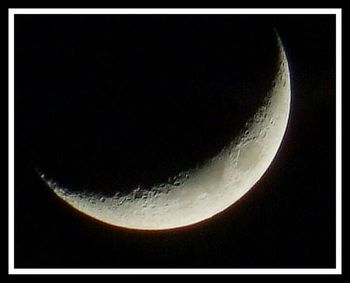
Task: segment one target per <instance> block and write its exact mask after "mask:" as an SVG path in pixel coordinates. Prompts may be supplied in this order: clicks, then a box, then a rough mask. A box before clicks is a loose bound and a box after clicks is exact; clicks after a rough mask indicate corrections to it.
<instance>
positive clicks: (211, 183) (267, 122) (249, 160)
mask: <svg viewBox="0 0 350 283" xmlns="http://www.w3.org/2000/svg"><path fill="white" fill-rule="evenodd" d="M276 37H277V45H278V52H277V56H278V67H277V71H276V73H275V77H274V80H273V81H272V82H271V87H270V90H269V91H268V92H267V94H266V97H265V100H264V103H263V104H262V105H261V106H260V108H259V109H258V111H257V112H256V113H255V114H254V116H253V117H251V119H250V120H249V121H247V123H246V125H245V127H244V129H243V130H242V132H241V134H240V135H239V136H237V137H236V138H235V139H234V140H232V141H231V142H230V144H229V145H227V146H226V147H225V148H223V149H222V150H221V151H220V153H219V154H218V155H217V156H215V157H214V158H212V159H211V160H210V161H208V162H207V163H206V164H205V165H204V166H202V167H200V168H195V169H193V170H189V171H187V172H182V173H180V174H179V175H177V176H174V177H173V178H171V180H169V181H170V183H166V184H162V185H159V186H155V187H153V188H152V189H151V190H144V189H143V188H141V187H137V188H135V189H134V190H132V191H131V193H129V194H128V195H120V194H118V193H116V194H115V195H114V196H111V197H105V196H102V195H97V194H88V193H83V192H80V193H77V192H73V190H70V189H69V188H67V187H62V186H61V185H60V184H58V183H57V182H55V181H54V180H52V179H50V178H48V177H47V176H46V175H45V174H44V173H41V172H39V173H40V176H41V178H42V180H44V181H45V183H46V184H47V185H48V186H49V187H50V188H51V189H52V190H53V191H54V192H55V193H56V194H57V196H59V197H60V198H62V199H63V200H64V201H65V202H67V203H68V204H70V205H71V206H72V207H74V208H75V209H77V210H79V211H81V212H83V213H85V214H87V215H89V216H91V217H93V218H96V219H98V220H99V221H102V222H105V223H108V224H111V225H114V226H119V227H124V228H129V229H139V230H163V229H172V228H178V227H183V226H188V225H191V224H194V223H197V222H201V221H203V220H206V219H208V218H211V217H213V216H214V215H216V214H218V213H219V212H222V211H223V210H225V209H227V208H228V207H230V206H231V205H232V204H234V203H235V202H237V201H238V200H239V199H240V198H241V197H242V196H243V195H244V194H246V193H247V192H248V191H249V190H250V189H251V188H252V187H253V186H254V184H256V183H257V181H258V180H259V179H260V178H261V177H262V176H263V174H264V173H265V172H266V170H267V169H268V167H269V166H270V164H271V162H272V160H273V159H274V157H275V156H276V154H277V151H278V149H279V147H280V144H281V142H282V139H283V136H284V133H285V131H286V127H287V123H288V118H289V112H290V101H291V88H290V74H289V67H288V61H287V57H286V54H285V51H284V48H283V45H282V42H281V40H280V38H279V36H278V35H277V34H276Z"/></svg>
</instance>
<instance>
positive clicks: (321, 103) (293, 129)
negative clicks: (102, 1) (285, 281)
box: [15, 15, 335, 268]
mask: <svg viewBox="0 0 350 283" xmlns="http://www.w3.org/2000/svg"><path fill="white" fill-rule="evenodd" d="M140 17H141V18H140ZM160 17H163V19H162V20H159V19H160ZM168 17H169V16H131V17H130V16H124V17H123V19H119V18H118V17H117V16H116V17H111V18H110V19H106V18H105V17H102V18H101V17H99V16H88V17H87V16H85V17H79V16H69V17H64V16H35V15H33V16H24V15H23V16H22V15H21V16H18V15H17V16H16V18H15V25H16V28H15V46H16V47H15V68H16V69H15V80H16V83H15V99H16V101H15V103H16V104H15V109H16V110H15V115H16V116H15V119H16V121H15V123H16V124H15V125H16V126H15V127H16V133H15V134H16V147H15V154H16V157H15V266H16V267H130V268H135V267H173V268H176V267H185V268H186V267H199V268H200V267H203V268H204V267H205V268H210V267H223V268H224V267H225V268H226V267H227V268H229V267H230V268H233V267H237V268H238V267H241V268H242V267H247V268H253V267H254V268H258V267H269V268H274V267H281V268H304V267H309V268H311V267H334V266H335V17H334V16H327V15H324V16H319V15H305V16H300V15H293V16H286V15H280V16H268V15H265V16H244V17H239V18H238V17H237V16H200V17H201V19H200V20H199V19H198V16H189V17H186V19H184V18H183V19H181V16H170V17H172V19H171V20H170V19H169V18H168ZM237 18H238V19H237ZM160 23H161V24H160ZM118 24H119V27H118V29H117V30H118V31H119V33H115V26H116V25H118ZM189 27H190V28H189ZM269 27H275V28H276V29H277V31H278V33H279V35H280V37H281V39H282V41H283V43H284V47H285V50H286V53H287V56H288V60H289V65H290V71H291V83H292V109H291V117H290V121H289V125H288V128H287V132H286V136H285V139H284V140H283V143H282V146H281V149H280V151H279V153H278V154H277V157H276V159H275V160H274V162H273V164H272V165H271V167H270V168H269V170H268V171H267V173H266V174H265V175H264V177H263V178H262V179H261V180H260V181H259V182H258V183H257V184H256V185H255V186H254V188H253V189H252V190H251V191H250V192H249V193H247V195H246V196H245V197H244V198H242V199H241V200H240V201H239V202H238V203H236V204H235V205H233V206H232V207H231V208H229V209H228V210H227V211H225V212H223V213H221V215H219V216H216V217H214V218H213V219H211V220H208V221H205V222H204V223H200V224H197V225H195V226H193V227H191V228H183V229H179V230H173V231H166V232H139V231H130V230H125V229H115V228H111V227H109V226H107V225H104V224H102V223H99V222H97V221H94V220H92V219H90V218H87V217H84V216H82V215H81V214H80V213H77V212H75V211H74V210H73V209H71V208H69V207H68V206H67V205H66V204H64V203H63V202H62V201H61V200H59V199H58V198H57V197H55V196H54V195H53V193H52V192H51V191H50V190H49V189H48V188H47V187H46V186H45V185H44V184H43V183H42V182H41V181H40V180H39V178H38V176H37V174H36V172H35V168H34V167H35V165H34V164H38V163H40V162H42V166H47V167H48V168H50V170H51V171H50V172H51V173H52V174H53V175H55V174H56V175H59V172H61V171H62V170H63V171H64V172H66V173H67V172H68V173H69V172H78V173H77V174H71V175H69V174H67V175H65V177H62V178H63V179H62V182H71V183H74V184H81V182H82V181H81V180H82V178H81V176H86V175H87V174H89V176H91V178H90V179H89V178H86V179H84V180H85V181H84V182H85V183H84V184H88V185H89V186H91V187H92V189H94V188H95V187H96V184H97V183H98V182H97V183H94V182H95V181H94V180H96V178H94V176H101V174H102V173H101V172H104V173H105V175H103V174H102V175H103V177H101V178H102V179H103V181H104V182H106V183H108V182H110V183H109V184H110V185H111V186H113V184H114V183H113V182H115V180H113V179H111V178H110V176H114V175H113V174H114V172H107V171H108V170H107V169H106V168H110V167H111V165H115V166H120V168H119V167H118V169H119V170H121V172H123V171H122V170H123V168H127V171H128V172H129V177H119V179H118V180H117V181H118V182H124V183H125V184H133V182H134V178H132V177H133V176H138V179H140V180H142V181H143V182H145V183H147V182H151V183H152V182H154V181H158V180H159V178H161V177H159V176H168V175H169V174H172V173H173V172H176V170H177V169H178V168H180V167H181V166H182V167H186V166H188V167H191V166H192V165H193V162H194V160H204V159H205V157H207V156H210V155H211V154H215V152H216V150H217V148H219V147H220V146H221V145H222V144H221V143H222V142H224V141H225V140H226V139H227V138H228V137H226V136H225V133H226V131H225V130H226V129H227V127H228V126H231V124H230V123H231V122H232V120H234V119H236V120H235V121H236V122H237V119H238V120H239V117H240V116H234V114H235V111H233V113H234V114H232V115H233V116H230V115H228V116H225V115H221V116H220V115H218V113H221V112H224V113H226V111H227V110H228V109H227V107H228V106H231V105H233V104H234V103H237V101H230V103H231V104H230V103H227V104H225V103H223V102H222V101H225V100H224V99H223V100H220V99H221V98H225V97H226V96H225V95H226V94H227V89H232V88H230V87H231V84H230V83H231V82H230V78H232V77H234V80H235V82H237V84H236V86H237V87H236V89H235V91H237V90H242V89H243V90H244V91H245V95H246V96H245V97H248V98H246V99H247V101H243V100H244V98H242V97H243V96H241V97H240V99H239V101H240V102H241V103H242V105H248V104H251V102H252V101H253V102H254V101H255V100H254V99H252V98H251V97H250V98H249V96H250V95H252V94H251V92H250V88H251V86H252V85H253V86H260V85H261V82H260V83H259V84H258V83H257V81H256V80H259V78H260V74H263V78H265V79H266V77H268V76H269V74H268V70H267V69H264V68H266V66H271V64H270V65H268V64H267V62H269V61H270V59H271V58H270V57H269V56H270V55H271V54H272V53H269V52H270V50H272V49H271V48H272V47H271V46H270V45H269V42H270V40H269V39H271V38H269V37H268V36H269V33H266V32H265V33H261V34H259V33H257V32H256V31H257V30H260V29H261V30H262V31H264V30H266V29H267V28H269ZM232 31H234V33H233V32H232ZM130 34H133V35H138V36H137V37H130ZM150 34H151V35H152V36H153V38H152V37H151V38H150V36H149V35H150ZM175 39H178V40H175ZM181 40H182V41H181ZM249 40H251V41H249ZM181 42H186V43H187V44H185V45H183V44H180V43H181ZM250 42H253V43H256V44H258V45H249V44H248V43H250ZM155 43H157V44H156V45H155ZM232 43H234V44H235V45H236V46H237V47H236V49H235V51H236V52H237V53H235V54H234V55H232V54H231V53H230V48H227V46H229V45H230V44H232ZM159 44H164V46H160V45H159ZM172 44H173V45H172ZM120 45H122V46H120ZM131 47H132V48H131ZM248 47H249V48H250V49H249V48H248ZM113 48H117V49H118V51H119V52H118V54H117V55H115V54H113V55H111V54H112V53H111V52H112V51H113ZM164 50H165V51H164ZM169 50H171V51H169ZM179 50H180V51H179ZM219 51H220V52H219ZM169 52H170V54H173V55H174V54H176V56H175V57H174V56H173V57H167V54H168V53H169ZM198 52H199V55H198ZM200 52H202V53H204V54H202V53H200ZM210 52H212V53H210ZM215 52H217V53H219V54H220V55H215V54H217V53H215ZM240 52H242V54H243V55H247V54H250V55H251V56H252V57H249V56H250V55H249V56H246V57H242V56H241V53H240ZM249 52H251V53H249ZM163 53H164V54H163ZM130 54H131V55H130ZM205 54H209V55H208V56H209V57H210V56H212V57H210V58H209V59H208V61H205V63H203V61H201V58H203V57H201V56H204V55H205ZM210 54H214V55H210ZM259 54H265V56H263V57H261V56H259ZM269 54H270V55H269ZM216 56H218V57H216ZM254 56H255V57H254ZM260 57H261V58H260ZM111 58H112V59H111ZM130 58H133V61H132V63H133V64H136V65H135V66H132V64H130V63H129V62H130V61H128V60H129V59H130ZM169 58H171V59H169ZM196 58H198V59H197V61H196ZM225 58H226V59H227V58H229V59H230V60H236V61H235V62H236V64H237V66H240V69H239V70H240V72H237V68H236V69H233V70H231V69H230V64H228V63H225V60H222V59H225ZM238 58H240V59H238ZM256 58H260V60H261V61H259V62H255V61H254V60H253V59H256ZM169 60H172V61H170V62H169ZM140 62H142V64H138V63H140ZM188 62H194V63H191V64H189V63H188ZM228 62H229V61H228ZM118 64H120V66H122V67H120V68H119V69H118V68H116V65H118ZM254 64H255V68H253V70H254V71H253V73H251V68H250V67H251V66H254ZM130 65H131V66H130ZM169 65H172V66H176V67H175V68H174V69H172V70H170V71H169V70H168V69H167V68H168V66H169ZM142 66H146V67H142ZM245 66H248V67H249V68H248V67H245ZM245 68H247V70H246V69H245ZM164 70H167V71H164ZM217 70H220V71H217ZM116 76H118V78H122V79H120V81H121V82H123V83H121V84H118V85H117V86H116V85H115V84H114V83H113V82H114V81H115V77H116ZM135 76H136V77H137V80H136V82H134V81H133V80H131V79H130V78H131V77H132V78H135ZM255 76H256V77H255ZM174 77H176V78H179V79H177V80H174V79H173V78H174ZM247 77H249V79H247ZM155 78H157V79H155ZM181 78H183V79H181ZM250 80H252V81H250ZM240 82H244V84H242V85H240ZM143 89H147V90H148V91H149V93H148V94H149V95H151V97H150V96H145V95H144V94H141V93H140V91H142V90H143ZM253 89H254V88H253ZM193 90H195V91H193ZM186 91H188V92H190V93H192V95H193V96H194V97H193V96H191V98H190V99H188V93H187V92H186ZM225 91H226V92H225ZM116 92H118V93H124V95H121V96H115V95H114V93H116ZM77 93H79V94H78V95H77ZM146 93H147V91H146ZM193 93H194V94H193ZM196 93H197V94H196ZM203 93H205V94H206V93H208V94H206V95H205V96H204V97H205V99H204V100H203V99H202V97H201V96H200V97H197V96H196V95H198V94H203ZM152 94H153V97H152ZM82 97H83V98H84V99H83V100H82V99H81V98H82ZM111 97H113V98H112V100H111ZM174 97H177V99H176V100H175V99H173V98H174ZM96 98H98V99H96ZM186 99H188V100H186ZM159 100H161V101H162V102H159ZM82 101H83V103H82ZM135 101H137V102H138V103H137V104H135V103H134V102H135ZM155 101H157V104H156V106H154V103H155ZM242 101H243V102H242ZM249 102H250V103H249ZM96 103H97V104H96ZM244 103H246V104H244ZM116 104H117V105H121V106H119V108H118V111H116V110H115V109H114V108H113V106H114V105H116ZM150 104H152V107H156V108H157V110H158V111H160V113H162V115H163V116H162V117H167V118H166V119H159V117H158V116H157V115H153V114H152V113H149V112H147V109H149V105H150ZM198 104H199V106H198ZM108 105H112V106H108ZM131 105H136V106H135V108H133V109H131V108H130V107H131ZM164 105H166V106H167V108H166V110H164V109H162V107H161V106H164ZM184 105H186V107H187V108H186V107H185V106H184ZM208 105H210V107H208ZM92 106H93V107H92ZM125 106H127V107H126V108H124V107H125ZM109 107H110V108H111V109H109ZM193 107H198V108H196V111H195V113H196V114H198V115H197V116H196V115H194V114H193V113H192V112H191V111H190V110H191V109H193ZM252 107H253V106H252ZM62 109H64V111H66V112H64V113H63V114H62ZM77 109H78V110H77ZM96 109H102V110H103V111H97V110H96ZM152 109H153V108H152ZM177 109H180V110H177ZM253 110H254V107H253V108H252V109H248V108H247V110H246V111H247V112H249V111H253ZM176 111H180V113H182V114H183V115H182V116H181V117H183V118H179V119H176V120H174V119H173V118H172V116H171V115H169V116H166V115H167V112H170V113H175V112H176ZM208 111H209V112H210V114H211V115H210V116H209V118H208V117H207V118H205V119H207V120H205V119H204V117H206V116H205V115H203V113H208ZM236 112H237V111H236ZM111 113H112V114H111ZM190 113H192V114H190ZM114 114H115V115H116V116H115V115H114ZM118 115H119V116H118ZM57 117H59V118H57ZM72 117H73V118H74V119H73V118H72ZM96 117H98V119H96ZM101 117H102V118H101ZM116 117H117V118H116ZM118 117H119V118H120V117H122V118H120V119H119V118H118ZM145 117H146V118H145ZM210 117H220V118H210ZM198 118H200V119H198ZM99 119H102V121H113V123H119V124H118V131H120V132H122V133H123V134H125V133H127V134H126V135H127V136H128V137H130V136H132V137H134V136H136V137H138V136H142V137H143V140H142V145H144V144H146V145H148V148H147V149H148V152H155V153H154V154H153V155H152V158H153V159H151V161H149V160H150V159H149V156H148V155H145V156H143V155H142V152H143V150H142V149H140V146H142V145H139V144H133V145H130V143H129V141H130V140H128V139H126V140H125V141H120V144H118V145H119V148H122V149H124V150H121V152H113V153H111V152H105V149H106V148H107V149H110V147H109V146H110V144H108V139H106V141H103V142H101V141H100V140H96V141H95V140H92V141H91V140H90V142H89V143H88V144H87V145H86V142H85V140H86V136H84V135H85V134H82V133H81V132H79V133H77V132H76V129H84V127H86V128H87V129H91V128H92V127H94V129H95V130H94V131H93V133H94V134H93V136H96V135H97V136H99V137H100V136H103V134H104V133H105V132H108V129H109V127H111V126H115V124H113V125H105V124H104V125H105V126H103V127H101V123H99V122H96V120H98V121H99ZM118 119H119V120H118ZM133 119H135V120H133ZM196 119H197V120H196ZM203 119H204V120H203ZM242 119H243V118H242ZM57 121H58V122H57ZM120 121H124V122H123V123H124V124H123V123H122V122H120ZM125 121H127V122H125ZM130 121H131V122H130ZM135 121H136V122H135ZM139 121H142V122H139ZM188 121H190V125H189V122H188ZM110 123H111V124H112V122H110ZM125 123H126V124H125ZM129 123H131V124H129ZM135 124H136V125H137V127H136V130H134V131H131V130H130V128H131V127H130V125H133V126H134V125H135ZM149 124H152V125H155V126H154V127H153V128H152V131H151V132H150V131H149V130H148V128H149ZM174 124H175V125H176V127H178V128H176V127H172V125H174ZM218 124H220V125H223V127H222V128H219V129H218V128H216V127H214V126H210V125H218ZM52 125H54V126H55V128H53V127H52ZM184 125H186V127H184ZM203 125H205V126H203ZM165 127H169V131H164V128H165ZM232 127H233V125H232ZM133 129H135V128H133ZM181 129H183V130H184V131H185V133H182V134H180V130H181ZM193 129H196V131H194V130H193ZM204 129H205V131H204ZM61 130H62V132H60V131H61ZM81 131H82V132H83V133H85V132H86V131H84V130H81ZM96 131H97V132H96ZM67 133H68V134H69V135H70V136H74V139H73V140H74V141H75V142H76V144H75V145H72V142H71V141H72V139H71V140H69V139H68V140H67V139H65V138H62V137H65V135H67ZM96 133H97V134H96ZM159 133H166V134H164V135H163V138H164V142H163V143H158V144H157V146H156V147H152V142H151V141H153V140H154V139H155V137H157V136H158V135H159ZM218 133H219V134H220V137H222V138H220V139H217V140H215V139H214V140H210V142H206V139H205V137H208V136H213V135H214V136H215V134H216V135H218ZM55 135H58V137H57V139H56V138H55ZM121 135H122V134H119V136H118V134H117V137H120V136H121ZM93 136H89V137H90V138H93ZM184 136H185V137H186V138H187V139H186V138H183V137H184ZM82 137H84V138H85V140H83V139H82ZM79 138H80V139H79ZM114 138H116V137H114ZM131 140H134V139H131ZM136 140H137V139H136ZM190 141H193V143H194V145H195V146H194V147H188V144H189V143H190ZM169 143H170V144H171V145H174V146H173V147H171V148H172V149H173V151H171V152H168V151H167V148H168V147H164V148H162V150H159V148H160V145H161V144H167V145H168V144H169ZM96 144H98V145H99V146H101V145H103V146H101V148H100V149H99V151H98V152H97V153H94V154H95V155H96V156H105V159H104V160H105V161H106V162H105V163H104V164H102V165H100V167H99V168H97V169H94V170H93V172H91V171H89V170H90V165H91V164H93V162H94V161H95V160H96V158H97V157H96V156H94V154H93V153H92V154H91V155H89V156H88V157H84V158H86V159H84V163H85V164H86V165H85V167H81V166H79V164H78V163H77V164H75V163H74V160H81V158H82V155H77V156H73V157H72V152H76V151H77V149H81V151H85V152H89V150H90V151H91V148H95V147H96ZM175 145H176V147H175ZM131 148H137V149H138V151H137V152H136V153H135V152H134V153H133V154H131V153H130V149H131ZM174 148H175V149H174ZM53 149H65V150H67V151H65V152H68V153H66V155H64V154H63V155H62V154H60V152H61V151H60V150H55V151H54V152H53ZM196 150H197V151H196ZM203 152H205V156H202V153H203ZM48 153H50V154H48ZM123 154H124V155H123ZM181 154H183V156H182V155H181ZM33 156H34V157H33ZM38 156H39V157H38ZM69 156H71V157H72V158H71V161H70V160H69V159H68V157H69ZM111 156H112V157H115V156H119V158H120V160H123V162H122V164H127V165H125V166H126V167H123V166H121V165H120V164H121V162H118V161H117V160H116V159H114V158H112V157H111ZM130 156H131V158H130ZM164 156H172V157H173V159H174V160H172V162H171V165H172V166H171V168H169V166H166V163H164V164H162V163H161V162H156V161H159V160H163V159H162V158H163V157H164ZM137 157H138V158H140V159H141V160H143V163H142V164H144V163H145V162H147V161H148V162H150V164H148V165H146V166H135V165H134V164H135V162H136V161H137V160H136V159H137ZM52 159H53V160H55V162H53V163H52V164H51V163H50V160H52ZM61 159H62V160H61ZM134 159H135V160H134ZM33 160H34V161H33ZM57 160H58V161H57ZM67 160H68V161H67ZM127 162H130V164H129V163H127ZM106 164H107V165H108V166H107V165H106ZM154 164H159V165H157V166H159V168H158V167H156V168H154V167H153V165H154ZM70 166H71V168H70ZM78 167H79V170H80V171H79V170H78V171H77V168H78ZM62 168H64V169H62ZM145 168H146V169H145ZM130 170H134V171H132V174H131V173H130ZM87 172H88V173H87ZM155 172H157V173H158V175H157V174H156V173H155ZM159 172H161V174H159ZM94 174H95V175H94ZM125 175H127V174H121V176H125ZM130 176H131V177H130ZM145 176H146V177H145ZM147 176H148V177H147ZM149 176H151V177H149ZM64 178H66V179H64ZM123 178H124V179H123ZM150 178H151V180H150ZM133 185H134V184H133ZM105 193H109V191H108V190H107V191H105Z"/></svg>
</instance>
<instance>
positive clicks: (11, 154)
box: [8, 9, 342, 275]
mask: <svg viewBox="0 0 350 283" xmlns="http://www.w3.org/2000/svg"><path fill="white" fill-rule="evenodd" d="M16 14H289V15H293V14H333V15H336V167H337V171H336V268H312V269H308V268H305V269H300V268H295V269H292V268H290V269H289V268H288V269H283V268H277V269H274V268H253V269H245V268H229V269H226V268H225V269H221V268H213V269H184V268H175V269H168V268H166V269H163V268H162V269H156V268H149V269H148V268H147V269H143V268H142V269H140V268H136V269H127V268H121V269H118V268H112V269H110V268H108V269H105V268H102V269H87V268H86V269H85V268H79V269H65V268H64V269H49V268H45V269H44V268H15V266H14V24H15V22H14V16H15V15H16ZM8 16H9V17H8V24H9V30H8V31H9V33H8V36H9V37H8V39H9V43H8V44H9V45H8V47H9V49H8V56H9V57H8V58H9V65H8V72H9V105H8V106H9V132H8V133H9V145H8V150H9V159H8V166H9V168H8V169H9V175H8V177H9V180H8V184H9V195H8V204H9V211H8V213H9V219H8V221H9V222H8V229H9V233H8V237H9V238H8V273H9V274H289V275H292V274H342V132H341V130H342V119H341V118H342V109H341V103H342V98H341V94H342V18H341V17H342V10H341V9H9V10H8Z"/></svg>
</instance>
